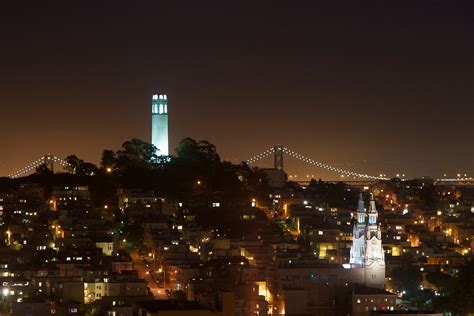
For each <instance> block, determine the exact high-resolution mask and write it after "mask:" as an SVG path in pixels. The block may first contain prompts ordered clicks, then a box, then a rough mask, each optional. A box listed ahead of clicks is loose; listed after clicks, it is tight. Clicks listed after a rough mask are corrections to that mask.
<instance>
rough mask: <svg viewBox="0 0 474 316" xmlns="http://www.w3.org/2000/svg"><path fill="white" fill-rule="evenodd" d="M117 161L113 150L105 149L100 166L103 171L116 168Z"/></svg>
mask: <svg viewBox="0 0 474 316" xmlns="http://www.w3.org/2000/svg"><path fill="white" fill-rule="evenodd" d="M116 161H117V156H116V154H115V152H114V151H113V150H109V149H105V150H104V151H103V152H102V158H101V159H100V166H101V167H102V168H103V169H107V168H114V166H115V163H116Z"/></svg>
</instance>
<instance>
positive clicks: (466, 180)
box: [8, 145, 474, 185]
mask: <svg viewBox="0 0 474 316" xmlns="http://www.w3.org/2000/svg"><path fill="white" fill-rule="evenodd" d="M285 155H286V156H288V157H290V158H293V159H296V160H298V161H300V162H303V163H304V164H305V165H306V166H309V167H313V168H315V169H319V170H325V171H326V172H330V173H333V174H338V175H339V176H340V177H341V178H342V179H341V180H342V181H345V182H351V181H353V182H354V181H356V182H360V181H363V182H366V183H371V182H376V181H386V180H390V178H389V177H387V176H386V175H385V174H381V175H378V176H377V175H369V174H366V173H361V172H356V171H353V170H348V169H344V168H339V167H336V166H332V165H329V164H327V163H323V162H320V161H317V160H314V159H312V158H310V157H308V156H305V155H302V154H299V153H297V152H296V151H294V150H291V149H289V148H287V147H285V146H281V145H276V146H273V147H271V148H268V149H266V150H264V151H263V152H261V153H259V154H257V155H255V156H253V157H252V158H250V159H247V160H246V161H245V162H246V163H247V164H248V165H249V166H252V165H255V163H257V162H259V161H261V160H263V159H266V158H269V157H272V158H273V168H275V169H280V170H284V156H285ZM40 166H46V167H47V168H48V169H49V170H51V171H53V172H54V171H59V172H70V173H74V172H75V168H74V166H72V165H71V164H70V163H68V162H67V161H65V160H64V159H61V158H58V157H56V156H54V155H44V156H43V157H41V158H39V159H37V160H35V161H33V162H31V163H29V164H27V165H26V166H25V167H23V168H21V169H18V170H16V171H15V172H12V173H11V174H9V175H8V177H10V178H20V177H24V176H27V175H29V174H32V173H35V172H36V170H37V168H39V167H40ZM55 166H56V167H55ZM435 183H437V184H456V185H474V179H473V178H472V177H468V176H467V175H464V177H461V175H458V177H457V178H456V177H455V178H441V179H435Z"/></svg>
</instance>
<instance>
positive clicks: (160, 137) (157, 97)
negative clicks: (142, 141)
mask: <svg viewBox="0 0 474 316" xmlns="http://www.w3.org/2000/svg"><path fill="white" fill-rule="evenodd" d="M151 99H152V100H151V143H152V144H153V145H155V147H156V149H157V150H156V154H157V155H158V156H168V154H169V152H168V98H167V96H166V94H154V95H153V96H152V98H151Z"/></svg>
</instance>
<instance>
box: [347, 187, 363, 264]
mask: <svg viewBox="0 0 474 316" xmlns="http://www.w3.org/2000/svg"><path fill="white" fill-rule="evenodd" d="M364 256H365V207H364V200H363V198H362V194H361V195H360V196H359V206H358V208H357V223H355V224H354V230H353V232H352V247H351V258H350V261H349V263H350V264H351V265H353V267H356V266H360V267H362V266H363V264H364Z"/></svg>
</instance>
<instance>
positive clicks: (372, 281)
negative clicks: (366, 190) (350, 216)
mask: <svg viewBox="0 0 474 316" xmlns="http://www.w3.org/2000/svg"><path fill="white" fill-rule="evenodd" d="M368 213H369V224H368V225H367V231H366V236H365V237H366V245H365V262H364V268H365V284H366V285H367V286H369V287H376V288H382V289H383V288H384V283H385V254H384V252H383V248H382V232H381V229H380V223H378V220H377V218H378V212H377V209H376V208H375V201H374V196H373V195H370V207H369V212H368Z"/></svg>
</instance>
